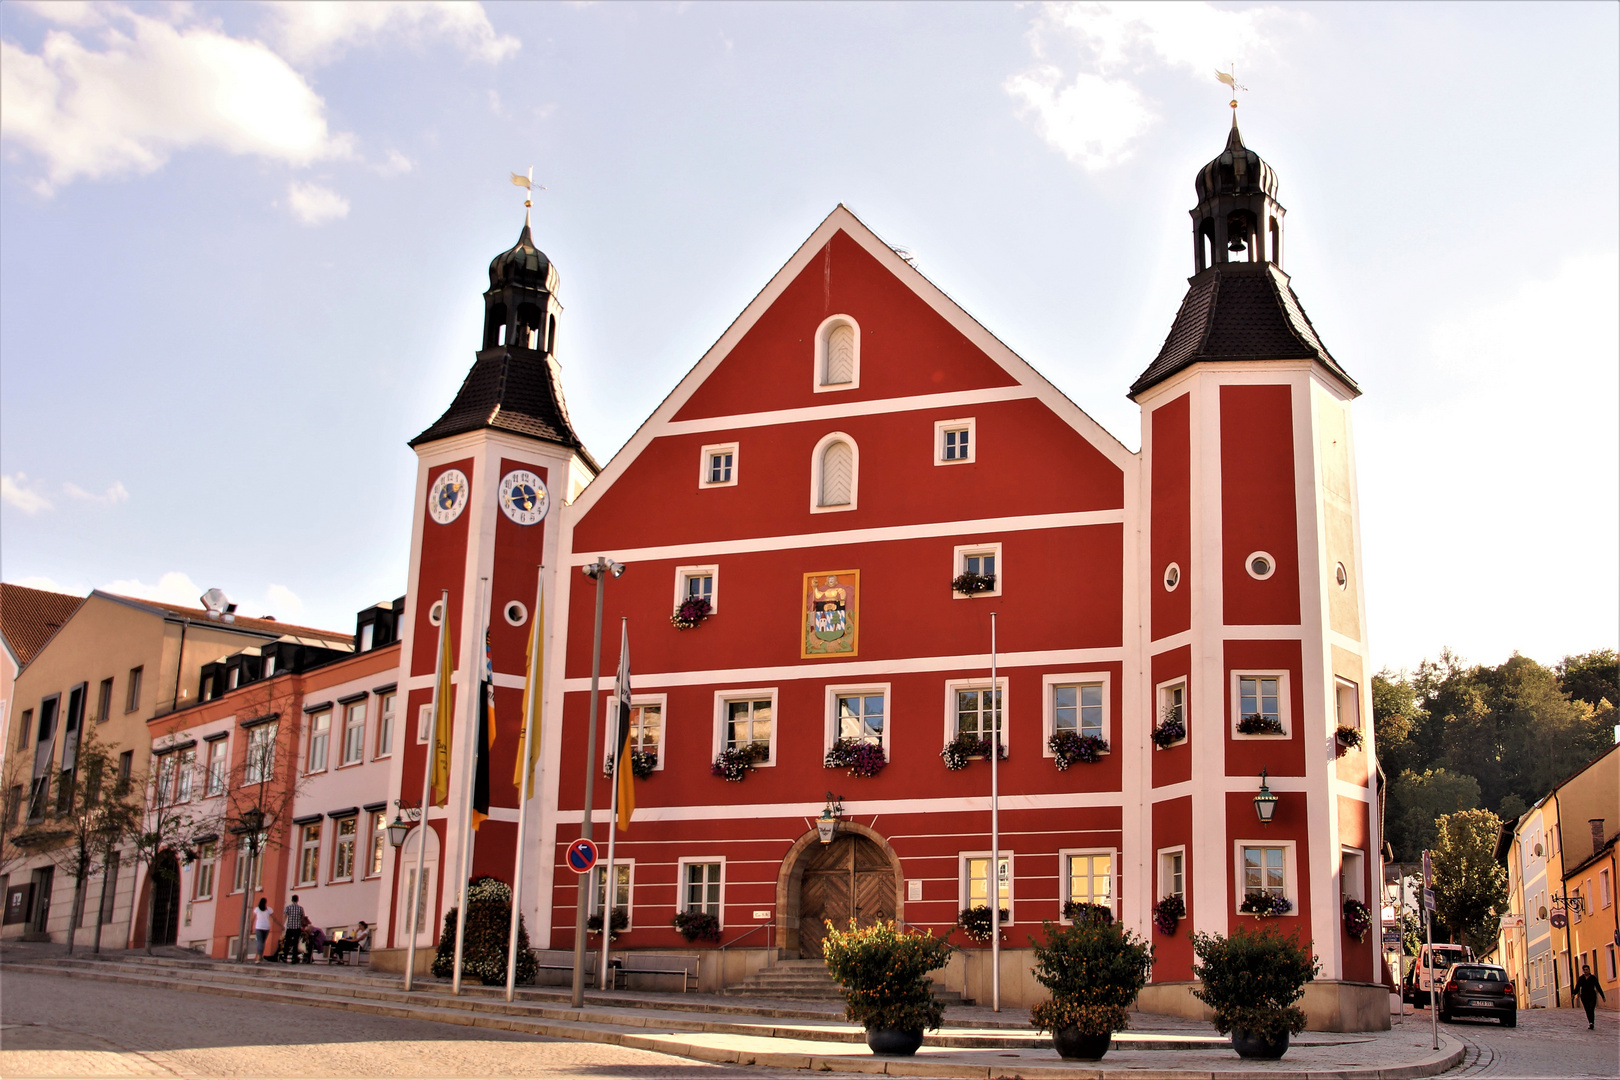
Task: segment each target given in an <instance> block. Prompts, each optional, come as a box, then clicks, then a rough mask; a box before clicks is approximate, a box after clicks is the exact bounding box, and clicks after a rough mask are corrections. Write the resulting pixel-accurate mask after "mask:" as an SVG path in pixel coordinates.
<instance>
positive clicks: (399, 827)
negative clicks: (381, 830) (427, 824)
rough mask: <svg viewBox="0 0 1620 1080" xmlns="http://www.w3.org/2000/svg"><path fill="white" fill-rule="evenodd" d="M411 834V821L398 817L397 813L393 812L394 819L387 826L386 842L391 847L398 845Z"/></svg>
mask: <svg viewBox="0 0 1620 1080" xmlns="http://www.w3.org/2000/svg"><path fill="white" fill-rule="evenodd" d="M410 834H411V823H410V822H408V821H403V820H401V819H400V816H399V813H398V812H397V811H396V812H395V813H394V820H393V821H392V822H391V823H390V824H389V826H388V843H389V845H390V846H392V847H396V848H397V847H399V846H400V845H402V844H404V843H405V838H406V837H407V836H409V835H410Z"/></svg>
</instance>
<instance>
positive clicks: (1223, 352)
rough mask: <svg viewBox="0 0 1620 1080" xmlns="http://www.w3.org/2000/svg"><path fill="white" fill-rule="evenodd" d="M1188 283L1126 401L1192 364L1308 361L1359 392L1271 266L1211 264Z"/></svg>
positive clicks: (1280, 274)
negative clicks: (1156, 352) (1164, 335)
mask: <svg viewBox="0 0 1620 1080" xmlns="http://www.w3.org/2000/svg"><path fill="white" fill-rule="evenodd" d="M1188 285H1189V287H1188V289H1187V295H1186V297H1185V298H1184V299H1183V300H1182V301H1181V310H1180V311H1178V312H1177V313H1176V321H1175V323H1174V324H1173V325H1172V326H1171V327H1170V336H1169V337H1167V338H1165V340H1164V347H1163V348H1162V349H1160V350H1159V355H1158V358H1157V359H1155V360H1154V361H1153V363H1151V364H1149V365H1148V368H1147V370H1146V371H1144V372H1142V377H1141V378H1139V379H1137V380H1136V382H1134V383H1133V384H1131V393H1130V396H1131V397H1133V398H1134V397H1135V396H1136V395H1138V394H1140V393H1141V392H1142V391H1144V390H1146V389H1148V388H1149V387H1151V386H1156V385H1157V384H1159V383H1161V382H1163V381H1164V380H1166V379H1168V378H1169V377H1170V376H1172V375H1174V374H1176V372H1178V371H1182V370H1185V369H1186V368H1189V367H1191V366H1192V365H1194V364H1198V363H1204V362H1207V361H1222V360H1315V361H1317V362H1318V363H1320V364H1322V365H1323V366H1325V367H1326V368H1327V369H1328V370H1329V371H1330V372H1332V373H1333V375H1334V376H1335V377H1336V378H1337V379H1338V380H1339V381H1340V382H1342V383H1343V384H1344V385H1345V387H1346V388H1347V389H1349V390H1350V392H1351V393H1353V394H1360V393H1361V389H1360V387H1358V386H1357V385H1356V381H1355V380H1354V379H1352V378H1351V377H1350V376H1349V374H1347V373H1346V372H1345V370H1344V369H1343V368H1342V367H1340V366H1339V363H1338V361H1336V360H1334V359H1333V357H1332V355H1331V354H1329V353H1328V351H1327V347H1326V346H1324V345H1323V344H1322V341H1321V339H1320V338H1318V337H1317V336H1316V330H1315V328H1314V327H1312V326H1311V320H1310V319H1309V318H1308V317H1307V316H1306V315H1305V309H1304V308H1302V307H1300V304H1299V297H1297V296H1295V295H1294V290H1293V288H1292V287H1291V286H1290V285H1289V283H1288V275H1287V274H1285V273H1283V272H1282V271H1281V270H1279V269H1277V267H1276V265H1275V264H1273V263H1269V262H1268V263H1217V264H1216V265H1215V266H1212V267H1210V268H1209V269H1207V270H1204V271H1203V272H1201V273H1199V274H1197V275H1196V276H1194V277H1192V278H1190V279H1188Z"/></svg>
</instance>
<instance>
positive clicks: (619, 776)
mask: <svg viewBox="0 0 1620 1080" xmlns="http://www.w3.org/2000/svg"><path fill="white" fill-rule="evenodd" d="M620 634H621V636H620V639H619V678H618V680H617V681H616V682H615V683H614V687H613V689H614V696H615V697H616V698H617V699H618V706H619V707H618V710H617V711H618V714H619V727H618V738H617V739H615V740H614V743H613V780H614V783H615V784H617V785H618V786H617V788H616V797H615V800H614V801H615V802H617V803H618V807H619V831H620V832H629V831H630V815H631V814H634V813H635V812H636V770H635V769H634V768H632V767H631V764H630V754H631V751H633V750H634V749H635V748H636V747H635V738H636V729H635V725H634V724H633V723H631V713H630V626H629V624H628V623H621V624H620Z"/></svg>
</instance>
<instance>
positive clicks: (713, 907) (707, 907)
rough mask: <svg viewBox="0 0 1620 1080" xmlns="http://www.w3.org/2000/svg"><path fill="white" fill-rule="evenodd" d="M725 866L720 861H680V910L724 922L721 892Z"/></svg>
mask: <svg viewBox="0 0 1620 1080" xmlns="http://www.w3.org/2000/svg"><path fill="white" fill-rule="evenodd" d="M725 866H726V864H725V863H724V862H722V861H720V860H718V859H717V860H715V861H713V862H705V861H699V860H691V861H687V860H684V859H683V860H682V861H681V901H680V902H681V910H682V911H686V912H691V913H694V914H700V915H713V916H714V917H715V918H716V919H719V920H720V921H721V922H722V923H724V921H725V905H724V904H723V903H722V896H721V890H722V887H723V886H724V883H725Z"/></svg>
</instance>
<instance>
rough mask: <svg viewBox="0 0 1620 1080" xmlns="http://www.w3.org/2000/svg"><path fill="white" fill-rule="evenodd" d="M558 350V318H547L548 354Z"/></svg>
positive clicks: (553, 316)
mask: <svg viewBox="0 0 1620 1080" xmlns="http://www.w3.org/2000/svg"><path fill="white" fill-rule="evenodd" d="M556 350H557V316H555V315H550V316H547V322H546V352H548V353H550V352H555V351H556Z"/></svg>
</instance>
